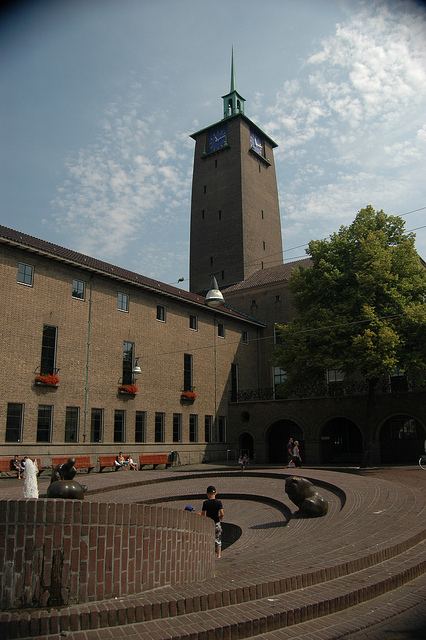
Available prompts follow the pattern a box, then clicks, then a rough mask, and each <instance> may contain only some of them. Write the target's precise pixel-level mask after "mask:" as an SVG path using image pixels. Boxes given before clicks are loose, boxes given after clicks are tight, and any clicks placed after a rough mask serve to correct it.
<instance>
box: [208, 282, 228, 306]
mask: <svg viewBox="0 0 426 640" xmlns="http://www.w3.org/2000/svg"><path fill="white" fill-rule="evenodd" d="M224 303H225V299H224V297H223V295H222V294H221V292H220V290H219V287H218V284H217V280H216V278H215V277H214V276H212V280H211V283H210V290H209V291H207V295H206V304H207V305H208V306H209V307H220V305H221V304H224Z"/></svg>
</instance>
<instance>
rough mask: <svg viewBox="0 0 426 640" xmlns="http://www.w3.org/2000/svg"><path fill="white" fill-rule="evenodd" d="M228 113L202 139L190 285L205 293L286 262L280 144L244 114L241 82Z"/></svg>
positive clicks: (227, 103) (226, 102)
mask: <svg viewBox="0 0 426 640" xmlns="http://www.w3.org/2000/svg"><path fill="white" fill-rule="evenodd" d="M222 100H223V118H222V119H221V120H220V121H218V122H215V123H214V124H212V125H210V126H209V127H205V128H204V129H201V130H200V131H197V132H196V133H193V134H192V135H191V138H193V139H194V140H195V153H194V171H193V180H192V200H191V239H190V275H189V280H190V283H189V288H190V291H192V292H194V293H202V294H205V293H206V291H207V290H208V289H209V288H210V281H211V276H212V275H214V276H215V277H216V280H217V282H218V286H219V288H221V289H224V288H225V287H228V286H230V285H231V284H235V283H236V282H240V281H241V280H244V279H245V278H246V277H247V276H249V275H250V274H251V273H253V272H254V271H256V270H257V269H263V268H266V267H272V266H275V265H278V264H282V262H283V258H282V239H281V221H280V211H279V204H278V189H277V179H276V175H275V165H274V154H273V149H274V148H275V147H276V146H277V145H276V143H275V142H274V141H273V140H272V139H271V138H270V137H269V136H267V135H266V133H264V132H263V131H262V130H261V129H260V128H259V127H258V126H257V125H256V124H255V123H254V122H252V121H251V120H250V119H249V118H247V116H246V115H245V114H244V102H245V100H244V98H243V97H242V96H241V95H240V94H239V93H238V91H237V89H236V82H235V71H234V53H233V52H232V62H231V88H230V91H229V93H227V94H226V95H224V96H222Z"/></svg>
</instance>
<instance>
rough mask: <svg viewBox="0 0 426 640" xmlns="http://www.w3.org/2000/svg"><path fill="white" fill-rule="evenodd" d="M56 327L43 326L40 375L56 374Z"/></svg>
mask: <svg viewBox="0 0 426 640" xmlns="http://www.w3.org/2000/svg"><path fill="white" fill-rule="evenodd" d="M55 360H56V327H50V326H48V325H44V326H43V339H42V343H41V362H40V373H56V371H55Z"/></svg>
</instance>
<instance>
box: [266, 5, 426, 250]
mask: <svg viewBox="0 0 426 640" xmlns="http://www.w3.org/2000/svg"><path fill="white" fill-rule="evenodd" d="M425 32H426V20H425V14H424V13H423V12H422V11H420V10H418V8H416V5H414V4H412V3H410V2H406V3H400V4H396V3H395V4H394V5H389V6H388V5H386V4H385V3H371V4H369V3H365V4H364V5H362V10H361V11H360V12H358V13H357V14H356V15H352V16H351V17H350V18H348V20H347V22H346V23H345V24H340V25H336V30H335V33H334V35H332V36H331V37H329V38H327V39H326V40H324V42H322V43H321V48H320V49H319V50H318V51H317V52H316V53H314V54H313V55H311V56H310V57H309V58H308V59H307V60H306V63H305V69H306V70H309V74H308V81H307V79H306V76H304V75H303V74H300V77H299V78H298V80H297V81H294V82H286V83H285V84H284V87H283V89H282V90H281V91H279V92H278V93H277V96H276V102H275V104H274V106H273V107H272V108H270V109H269V111H268V121H267V122H266V124H265V125H264V128H265V130H266V131H272V132H273V134H272V135H273V137H274V139H275V140H276V141H277V142H278V143H279V144H280V147H279V150H277V152H276V154H275V157H276V161H277V164H279V165H280V172H281V173H283V175H284V181H283V183H282V184H280V185H279V193H280V200H281V213H282V216H283V229H284V233H283V236H284V246H285V247H286V246H287V247H288V246H289V243H290V244H291V242H292V239H293V238H294V239H296V238H297V236H298V234H299V233H300V232H301V230H302V229H303V228H305V230H306V228H307V225H309V237H306V242H308V240H310V239H311V238H315V237H325V236H326V235H328V234H329V233H331V232H332V231H334V230H336V229H337V228H338V227H339V226H340V224H342V223H344V224H347V223H350V221H351V220H353V218H354V217H355V214H356V212H357V211H358V210H359V209H360V208H362V207H364V206H365V205H367V204H370V203H371V204H372V205H373V206H377V207H378V208H381V207H382V206H383V207H384V208H385V207H387V208H388V210H389V209H390V210H391V211H390V212H395V207H398V206H399V207H400V210H402V211H404V206H405V205H404V201H406V199H407V197H415V195H416V193H419V197H421V192H420V189H419V185H420V184H422V183H423V182H424V176H423V173H424V169H423V167H424V166H425V161H426V149H425V145H424V142H425V140H426V125H425V120H426V108H425V107H426V38H425ZM259 111H260V109H259ZM318 166H320V167H321V171H318V170H316V167H318ZM402 169H404V171H403V172H402V171H401V170H402ZM423 204H425V203H424V202H423V201H420V202H419V204H418V206H422V205H423ZM305 233H306V231H305Z"/></svg>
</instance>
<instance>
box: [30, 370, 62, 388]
mask: <svg viewBox="0 0 426 640" xmlns="http://www.w3.org/2000/svg"><path fill="white" fill-rule="evenodd" d="M58 382H59V378H58V376H57V375H56V373H40V374H39V375H37V376H36V377H35V383H36V384H41V385H44V386H46V387H57V386H58Z"/></svg>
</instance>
